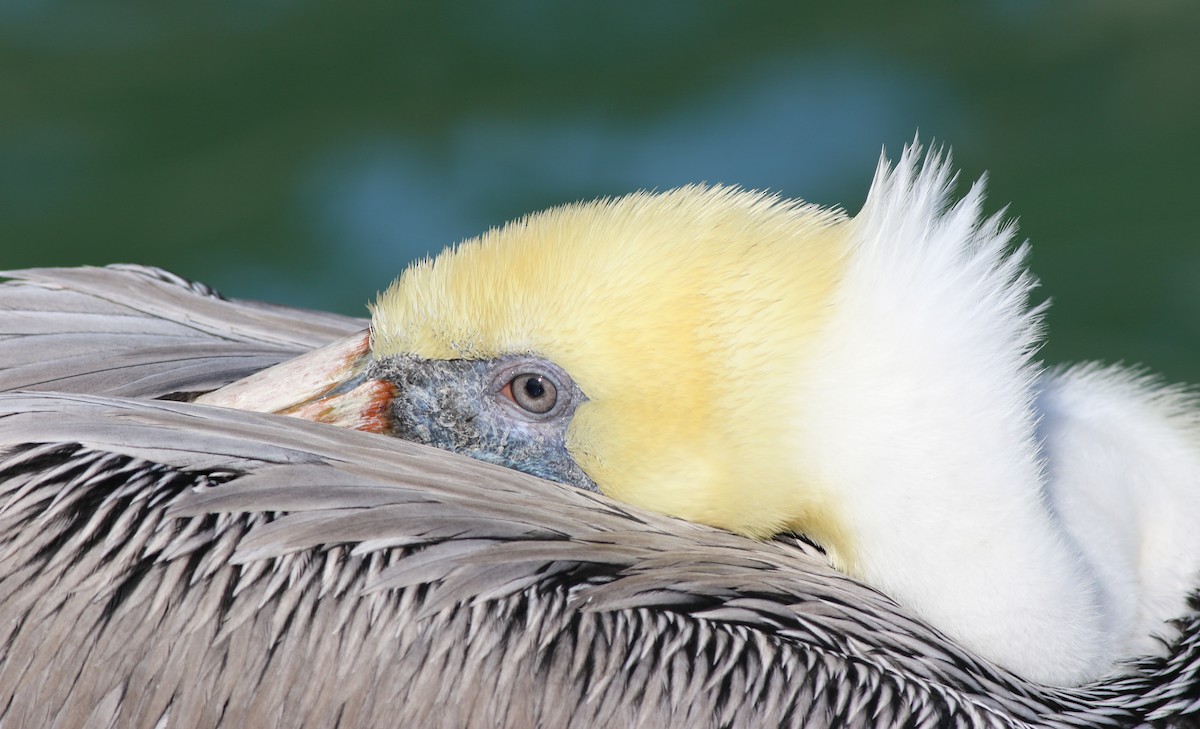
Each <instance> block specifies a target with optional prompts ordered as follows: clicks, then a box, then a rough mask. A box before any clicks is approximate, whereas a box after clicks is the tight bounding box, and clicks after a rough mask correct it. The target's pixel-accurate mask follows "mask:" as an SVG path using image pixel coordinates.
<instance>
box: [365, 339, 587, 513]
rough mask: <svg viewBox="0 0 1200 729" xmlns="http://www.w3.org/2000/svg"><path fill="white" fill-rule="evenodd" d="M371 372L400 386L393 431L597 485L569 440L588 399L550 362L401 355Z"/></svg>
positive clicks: (528, 470) (370, 375)
mask: <svg viewBox="0 0 1200 729" xmlns="http://www.w3.org/2000/svg"><path fill="white" fill-rule="evenodd" d="M366 376H367V377H368V378H371V379H378V380H383V381H385V382H388V383H390V384H392V385H393V386H394V387H395V396H394V397H393V399H392V405H391V412H390V416H391V423H390V424H389V429H388V431H387V432H388V433H389V434H390V435H393V436H395V437H397V438H403V439H404V440H409V441H413V442H415V443H422V444H425V445H431V446H434V447H436V448H442V449H444V450H448V451H454V452H455V453H461V454H463V455H466V456H470V457H472V458H476V459H478V460H481V461H486V462H488V463H495V464H498V465H501V466H506V467H508V468H512V469H515V470H517V471H522V472H524V473H528V474H532V475H534V476H539V477H541V478H545V479H548V480H551V481H557V482H559V483H563V484H567V485H570V486H575V487H577V488H581V489H586V490H588V491H599V489H598V488H597V486H596V484H595V482H594V481H592V479H591V478H589V477H588V475H587V474H586V473H584V472H583V469H581V468H580V467H579V465H578V464H577V463H575V460H574V459H573V458H572V457H571V454H570V453H569V452H568V451H567V446H566V434H567V426H569V425H570V423H571V418H572V416H574V414H575V410H576V409H577V408H578V407H579V405H581V404H582V403H584V402H586V400H587V398H586V397H585V396H584V394H583V392H582V391H581V390H580V389H579V387H578V386H577V385H576V384H575V382H574V380H572V379H571V377H570V376H569V375H568V374H567V373H566V372H565V371H563V369H562V368H561V367H558V366H557V365H555V364H553V363H552V362H549V361H547V360H545V359H541V358H539V357H534V356H525V355H513V356H508V357H501V358H498V359H489V360H467V359H456V360H427V359H420V358H417V357H409V356H397V357H388V358H385V359H381V360H377V361H376V362H374V363H373V364H372V365H371V367H370V369H369V370H368V372H367V373H366Z"/></svg>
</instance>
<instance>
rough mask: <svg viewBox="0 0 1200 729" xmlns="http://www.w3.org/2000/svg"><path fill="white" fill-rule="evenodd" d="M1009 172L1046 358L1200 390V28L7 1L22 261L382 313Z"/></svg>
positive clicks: (837, 9) (1046, 18) (720, 9)
mask: <svg viewBox="0 0 1200 729" xmlns="http://www.w3.org/2000/svg"><path fill="white" fill-rule="evenodd" d="M918 130H919V131H920V134H921V137H922V139H923V140H924V141H930V140H936V141H938V142H945V143H947V144H949V145H951V146H952V147H953V148H954V151H955V156H956V160H957V162H958V164H959V166H960V167H961V168H962V170H963V173H964V175H965V176H966V177H967V178H974V177H976V176H978V175H979V174H981V173H982V172H983V171H984V170H989V174H990V189H991V197H990V200H991V205H992V207H993V209H999V208H1001V207H1002V206H1003V205H1004V204H1008V203H1011V208H1010V210H1011V212H1012V214H1014V215H1016V216H1017V217H1018V218H1019V220H1020V225H1021V234H1022V235H1023V236H1027V237H1029V238H1031V239H1032V240H1033V243H1034V258H1033V264H1034V268H1035V270H1036V271H1037V273H1038V274H1039V275H1040V276H1041V278H1042V281H1043V284H1044V285H1043V288H1042V290H1041V291H1042V294H1043V295H1045V296H1050V297H1052V298H1053V299H1054V301H1055V303H1054V306H1053V307H1052V309H1051V314H1050V330H1051V337H1050V344H1049V346H1048V347H1047V349H1046V354H1047V357H1048V358H1049V359H1051V360H1054V361H1058V360H1064V359H1079V358H1102V359H1106V360H1125V361H1130V362H1135V361H1140V362H1145V363H1147V364H1148V365H1150V366H1152V367H1153V368H1154V369H1156V370H1158V371H1160V372H1163V373H1165V374H1166V375H1167V376H1168V377H1169V378H1170V379H1177V380H1178V379H1190V380H1193V381H1200V233H1198V232H1197V226H1196V224H1195V223H1194V221H1193V219H1194V216H1195V209H1196V203H1195V202H1194V200H1195V198H1196V196H1197V192H1200V190H1198V184H1197V179H1198V177H1197V169H1198V168H1200V3H1196V2H1195V1H1194V0H1175V1H1169V0H1162V1H1158V0H1149V1H1146V2H1135V1H1133V0H1077V1H1075V2H1035V1H1034V0H978V1H968V2H929V3H921V4H915V3H884V2H876V3H830V2H826V3H799V2H774V1H771V2H768V1H766V0H742V1H741V2H737V3H732V2H716V1H715V0H691V1H690V2H676V3H659V2H652V1H650V0H641V1H639V2H628V1H624V0H605V1H604V2H591V3H564V2H553V1H552V0H514V1H513V2H469V1H468V2H464V1H459V2H450V3H433V2H427V1H426V2H420V3H413V2H403V1H402V0H387V1H383V2H373V1H364V2H358V3H338V2H333V1H332V0H209V1H208V2H183V1H181V0H147V1H144V2H135V1H134V0H87V1H79V2H68V1H66V0H0V266H2V267H6V268H13V267H24V266H45V265H78V264H84V263H88V264H103V263H109V262H118V261H122V262H123V261H133V262H142V263H153V264H156V265H160V266H164V267H166V268H169V269H172V270H174V271H176V272H178V273H180V274H182V275H184V276H186V277H189V278H193V279H199V280H203V281H205V282H207V283H210V284H212V285H214V286H216V287H217V288H218V289H220V290H222V291H223V292H224V293H226V294H227V295H230V296H236V297H248V298H262V299H268V300H273V301H278V302H284V303H291V304H296V305H302V306H309V307H317V308H326V309H334V310H338V311H341V312H345V313H355V314H363V313H364V307H363V304H364V303H365V302H366V301H368V300H369V299H370V298H372V296H373V295H374V293H375V291H377V290H379V289H381V288H383V287H384V286H386V285H387V284H388V282H389V281H390V280H391V278H392V277H393V276H394V275H395V274H396V273H398V272H399V271H400V270H401V269H402V268H403V266H404V265H405V263H406V262H407V261H409V260H410V259H412V258H413V257H415V256H420V255H425V254H427V253H431V252H436V251H437V250H439V249H440V248H442V247H443V246H444V245H446V244H448V243H451V242H454V241H457V240H459V239H461V238H464V237H469V236H471V235H474V234H476V233H479V232H481V231H483V230H484V229H486V228H488V227H490V226H492V225H496V224H499V223H502V222H503V221H505V220H506V219H509V218H512V217H514V216H517V215H520V214H522V213H525V212H529V211H532V210H536V209H540V208H543V207H546V206H549V205H553V204H556V203H561V202H565V201H571V200H575V199H579V198H591V197H595V196H599V195H611V194H620V193H624V192H628V191H632V190H635V189H638V188H666V187H671V186H674V185H678V184H681V183H685V182H690V181H704V180H706V181H711V182H726V183H737V184H740V185H744V186H747V187H754V188H770V189H772V190H776V191H780V192H782V193H784V194H785V195H788V196H795V197H803V198H805V199H808V200H811V201H814V202H819V203H823V204H830V205H833V204H836V205H842V206H844V207H845V208H846V209H847V210H849V211H851V212H854V211H856V210H857V209H858V207H859V206H860V205H861V203H862V201H863V198H864V196H865V194H866V189H867V185H868V182H869V180H870V178H871V174H872V172H873V168H874V166H875V162H876V159H877V158H878V155H879V153H880V150H881V148H882V147H884V146H886V148H887V149H888V151H889V154H891V155H893V156H894V155H895V154H897V153H898V151H899V149H900V147H901V146H902V145H903V144H904V143H905V142H906V141H909V140H910V139H912V137H913V135H914V133H915V132H916V131H918Z"/></svg>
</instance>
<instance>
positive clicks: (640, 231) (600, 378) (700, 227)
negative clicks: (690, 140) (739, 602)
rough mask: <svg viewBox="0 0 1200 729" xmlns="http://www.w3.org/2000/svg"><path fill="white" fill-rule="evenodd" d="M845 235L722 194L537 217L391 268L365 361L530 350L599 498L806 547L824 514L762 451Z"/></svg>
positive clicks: (825, 221) (777, 429)
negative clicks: (550, 376) (567, 379)
mask: <svg viewBox="0 0 1200 729" xmlns="http://www.w3.org/2000/svg"><path fill="white" fill-rule="evenodd" d="M846 228H847V219H846V217H845V216H844V215H843V214H842V213H841V212H840V211H829V210H821V209H819V208H816V207H814V206H810V205H806V204H803V203H799V202H795V201H786V200H781V199H779V198H777V197H772V196H769V195H765V194H761V193H754V192H744V191H740V190H737V189H731V188H724V187H702V186H691V187H685V188H681V189H678V190H674V191H670V192H666V193H662V194H651V193H637V194H633V195H628V196H625V197H621V198H617V199H613V200H603V201H597V202H591V203H579V204H573V205H567V206H563V207H559V208H555V209H552V210H549V211H546V212H542V213H538V214H534V215H530V216H528V217H526V218H523V219H521V220H518V221H516V222H513V223H510V224H508V225H506V226H504V227H503V228H499V229H494V230H492V231H490V232H488V233H486V234H484V235H483V236H481V237H479V238H476V239H474V240H470V241H467V242H465V243H462V244H461V245H459V246H457V247H455V248H453V249H449V250H447V251H445V252H443V253H442V254H441V255H439V256H438V257H437V258H436V259H433V260H425V261H422V262H420V263H417V264H415V265H413V266H412V267H410V268H409V269H408V270H407V271H405V272H404V274H403V275H402V276H401V277H400V278H399V279H398V280H397V281H396V283H395V284H393V285H392V286H391V288H389V289H388V290H387V291H386V292H385V293H384V294H382V295H381V296H380V298H379V300H378V302H377V303H376V304H375V306H374V307H373V308H372V312H373V320H372V351H373V352H374V353H375V354H376V355H377V356H388V355H396V354H411V355H414V356H418V357H423V358H428V359H488V358H494V357H498V356H501V355H505V354H531V355H536V356H539V357H544V358H546V359H548V360H550V361H552V362H554V363H556V364H557V365H559V366H560V367H562V368H563V369H564V370H565V371H566V372H568V373H569V374H570V375H571V376H572V377H573V378H574V379H575V382H576V383H577V384H578V385H579V387H580V388H581V389H582V390H583V393H584V394H585V395H586V397H587V399H588V400H587V402H585V403H583V404H582V405H581V406H580V408H579V410H578V411H577V412H576V413H575V416H574V418H573V420H572V421H571V425H570V428H569V430H568V434H567V447H568V449H569V451H570V453H571V456H572V457H573V458H574V459H575V461H576V463H578V464H579V465H580V466H581V467H582V468H583V470H584V471H586V472H587V474H588V475H589V476H590V477H591V479H592V480H593V481H595V482H596V483H597V484H598V485H599V486H600V488H601V490H603V491H604V492H605V493H606V494H608V495H609V496H612V497H614V498H616V499H620V500H623V501H627V502H629V503H633V504H637V505H640V506H644V507H647V508H651V509H655V510H658V511H662V512H665V513H668V514H672V515H675V516H679V517H682V518H685V519H689V520H693V521H699V522H704V523H708V524H712V525H714V526H719V527H723V528H726V529H730V530H733V531H737V532H740V533H744V534H750V535H755V536H767V535H770V534H774V533H777V532H778V531H780V530H782V529H785V528H800V529H803V530H804V531H806V532H807V533H808V534H810V535H812V536H813V537H815V538H817V539H822V538H823V537H827V536H832V535H829V534H827V532H829V531H830V530H832V529H836V526H835V524H836V520H834V519H832V518H831V515H830V513H829V512H830V509H831V505H830V504H829V503H827V500H826V499H824V498H823V497H822V496H821V495H820V490H818V489H806V488H804V487H803V486H804V484H803V483H798V481H802V480H803V475H802V474H799V473H797V470H798V469H797V468H796V467H795V464H794V463H793V462H792V460H791V459H789V458H786V457H781V455H780V454H781V453H787V452H789V451H791V450H793V448H792V446H793V445H794V444H789V443H788V442H787V439H788V437H789V431H790V430H791V429H790V427H789V419H790V418H792V417H794V415H793V413H792V406H791V405H790V404H789V397H788V395H789V393H792V392H794V391H795V389H796V380H797V377H798V373H799V372H800V371H801V368H802V367H803V363H804V352H805V342H806V340H808V339H809V338H810V337H812V336H813V335H814V333H815V332H816V331H817V330H818V328H819V327H820V326H821V325H822V323H823V319H824V318H825V313H826V312H827V310H828V309H829V307H830V301H829V299H830V297H831V295H832V292H833V290H834V287H835V283H836V281H837V278H838V276H839V273H840V271H841V267H842V265H843V261H844V253H845V250H844V249H845V245H846ZM781 339H782V340H783V341H781ZM793 437H794V436H793ZM823 532H824V533H823Z"/></svg>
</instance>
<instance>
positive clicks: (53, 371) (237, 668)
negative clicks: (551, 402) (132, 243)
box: [0, 267, 1200, 729]
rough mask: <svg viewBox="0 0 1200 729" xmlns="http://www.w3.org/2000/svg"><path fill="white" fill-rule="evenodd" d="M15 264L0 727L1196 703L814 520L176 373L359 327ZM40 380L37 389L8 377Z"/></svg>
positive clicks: (974, 716)
mask: <svg viewBox="0 0 1200 729" xmlns="http://www.w3.org/2000/svg"><path fill="white" fill-rule="evenodd" d="M9 275H11V276H16V277H18V280H16V281H10V282H8V283H5V284H3V285H0V391H8V392H4V393H3V394H0V729H4V728H14V729H15V728H25V727H63V728H64V729H65V728H68V727H121V728H124V727H136V728H141V727H146V728H150V727H189V728H191V727H218V726H220V727H346V728H350V727H355V728H357V727H418V726H420V727H425V726H428V727H442V726H444V727H460V726H479V727H492V726H495V727H538V726H542V727H559V726H572V727H590V726H612V727H627V726H687V727H710V726H711V727H724V726H824V725H835V726H998V727H1016V726H1131V725H1138V724H1139V723H1143V722H1154V723H1162V724H1174V725H1187V724H1188V723H1189V722H1192V721H1194V718H1195V717H1196V716H1198V715H1200V704H1198V703H1197V702H1200V687H1198V679H1197V671H1198V665H1200V647H1198V646H1200V617H1198V616H1197V615H1196V614H1192V615H1190V616H1188V618H1187V620H1186V622H1185V623H1184V625H1183V636H1182V638H1181V639H1180V641H1179V642H1178V643H1177V644H1176V645H1174V646H1172V652H1171V656H1170V658H1169V659H1166V660H1147V661H1144V662H1143V663H1141V664H1139V665H1137V666H1134V667H1132V668H1131V670H1130V673H1129V674H1128V675H1127V676H1125V677H1123V678H1120V679H1113V680H1109V681H1106V682H1101V683H1098V684H1095V685H1092V686H1088V687H1084V688H1081V689H1076V690H1069V691H1063V690H1048V689H1043V688H1041V687H1038V686H1036V685H1032V684H1028V683H1026V682H1023V681H1021V680H1020V679H1018V678H1016V677H1014V676H1012V675H1010V674H1007V673H1006V672H1004V671H1002V670H1000V669H996V668H993V667H991V666H989V665H987V664H986V663H984V662H982V661H980V660H979V659H976V658H974V657H972V656H970V655H969V654H968V653H966V652H965V651H963V650H962V649H960V648H958V647H957V646H955V645H954V644H953V643H952V642H950V641H949V640H948V639H946V638H944V637H943V636H941V635H940V634H938V633H937V632H935V631H933V630H931V629H930V628H928V627H926V626H924V625H923V624H922V623H920V622H919V621H916V620H915V619H913V618H911V617H909V616H908V615H907V614H906V613H905V611H904V610H903V609H901V608H899V607H897V606H896V605H895V604H894V603H892V602H891V601H890V600H889V599H887V598H886V597H884V596H882V595H880V594H878V593H876V592H875V591H873V590H871V589H870V588H867V587H865V586H862V585H860V584H858V583H856V582H855V581H853V580H851V579H849V578H847V577H845V576H844V575H841V574H839V573H837V572H835V571H833V570H832V569H830V568H829V567H828V566H827V565H826V564H825V562H824V561H823V559H822V556H821V555H820V553H818V552H817V551H816V550H814V549H812V548H811V547H808V546H806V545H804V544H803V543H801V542H798V541H782V540H777V541H773V542H767V543H759V542H754V541H751V540H747V539H743V538H740V537H737V536H734V535H730V534H727V533H724V532H720V531H717V530H713V529H709V528H706V527H702V526H697V525H693V524H688V523H684V522H680V521H677V520H673V519H668V518H665V517H660V516H656V515H653V514H648V513H644V512H640V511H637V510H634V509H630V508H628V507H625V506H622V505H620V504H618V503H616V502H613V501H611V500H608V499H606V498H604V497H602V496H597V495H594V494H589V493H585V492H583V491H579V490H575V489H569V488H564V487H562V486H559V485H556V484H552V483H549V482H545V481H540V480H538V479H536V478H532V477H529V476H525V475H522V474H519V473H516V472H513V471H509V470H506V469H502V468H498V467H494V466H489V465H486V464H483V463H478V462H475V461H472V460H470V459H466V458H463V457H460V456H457V455H454V454H450V453H445V452H442V451H435V450H432V449H428V448H424V447H421V446H416V445H412V444H408V443H404V442H400V441H396V440H393V439H388V438H384V437H382V436H375V435H370V434H363V433H357V432H350V431H344V430H339V429H335V428H332V427H329V426H323V425H319V424H313V423H308V422H303V421H297V420H293V419H288V418H283V417H278V416H270V415H262V414H256V413H246V412H237V411H229V410H221V409H216V408H208V407H202V406H197V405H192V404H189V403H186V402H173V401H164V400H155V399H153V398H156V397H163V396H179V394H180V393H189V392H195V391H202V390H206V389H211V388H213V387H217V386H219V385H221V384H224V383H225V382H228V381H231V380H233V379H236V378H239V377H241V376H244V375H245V374H248V373H249V372H252V371H254V370H257V369H261V368H263V367H266V366H269V365H270V364H274V363H275V362H278V361H282V360H284V359H287V358H288V357H290V356H293V355H294V354H298V353H300V352H302V351H305V350H307V349H310V348H312V347H315V346H318V345H320V344H323V343H325V342H327V341H330V340H332V339H334V338H336V337H338V336H343V335H345V334H347V333H349V332H352V331H354V330H356V329H359V328H361V327H362V326H364V324H365V322H363V321H362V320H356V319H347V318H342V317H332V316H328V315H318V314H312V313H310V312H302V311H299V310H292V309H285V308H280V307H269V306H264V305H257V304H248V303H245V302H231V301H224V300H221V299H219V298H217V297H215V296H213V295H212V294H211V292H209V291H208V290H207V289H205V288H203V287H196V286H192V285H189V284H187V283H186V282H183V281H180V280H177V279H174V278H173V277H171V276H170V275H169V274H164V273H162V272H157V271H154V270H152V269H140V268H136V267H125V268H120V269H71V270H63V271H58V270H41V271H35V272H18V273H16V274H9ZM13 390H21V391H20V392H12V391H13Z"/></svg>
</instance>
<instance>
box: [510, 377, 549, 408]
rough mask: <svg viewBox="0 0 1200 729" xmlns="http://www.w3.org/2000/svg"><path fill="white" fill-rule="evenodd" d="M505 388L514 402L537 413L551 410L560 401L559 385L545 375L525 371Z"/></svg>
mask: <svg viewBox="0 0 1200 729" xmlns="http://www.w3.org/2000/svg"><path fill="white" fill-rule="evenodd" d="M504 389H505V394H506V395H508V396H509V397H511V398H512V401H513V402H515V403H516V404H517V405H520V406H521V407H522V408H524V409H525V410H528V411H529V412H531V413H535V414H537V415H541V414H542V413H547V412H550V410H551V409H552V408H553V407H554V404H555V403H557V402H558V387H557V386H556V385H555V384H554V382H553V381H551V379H550V378H549V377H546V376H545V375H538V374H534V373H532V372H523V373H521V374H519V375H517V376H516V377H514V378H512V380H511V381H510V382H509V383H508V387H506V388H504Z"/></svg>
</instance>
